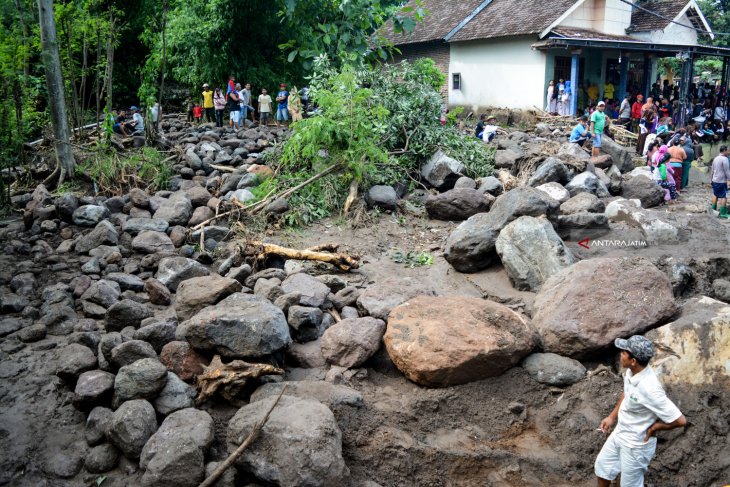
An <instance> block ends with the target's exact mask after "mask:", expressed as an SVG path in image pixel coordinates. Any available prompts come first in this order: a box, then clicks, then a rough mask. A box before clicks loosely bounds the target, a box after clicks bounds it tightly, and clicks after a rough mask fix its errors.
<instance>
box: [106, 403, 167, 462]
mask: <svg viewBox="0 0 730 487" xmlns="http://www.w3.org/2000/svg"><path fill="white" fill-rule="evenodd" d="M156 430H157V418H156V416H155V409H154V408H153V407H152V404H150V403H149V402H147V401H145V400H144V399H136V400H133V401H127V402H125V403H124V404H122V405H121V406H119V409H117V410H116V411H115V412H114V414H113V415H112V417H111V418H110V420H109V431H108V433H107V437H108V438H109V441H110V442H111V443H112V444H113V445H114V446H116V447H117V448H119V449H120V450H121V451H122V453H123V454H124V456H125V457H127V458H129V459H130V460H136V459H138V458H139V455H140V453H142V448H143V447H144V446H145V443H147V440H148V439H149V438H150V437H151V436H152V435H153V434H154V432H155V431H156Z"/></svg>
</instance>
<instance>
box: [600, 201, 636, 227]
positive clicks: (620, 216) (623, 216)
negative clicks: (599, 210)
mask: <svg viewBox="0 0 730 487" xmlns="http://www.w3.org/2000/svg"><path fill="white" fill-rule="evenodd" d="M640 209H641V201H639V200H625V199H623V198H620V199H616V200H613V201H611V202H610V203H609V204H608V205H607V206H606V211H605V214H606V216H607V217H608V220H609V221H611V222H621V221H623V222H631V221H633V217H632V215H633V213H634V212H636V211H637V210H640Z"/></svg>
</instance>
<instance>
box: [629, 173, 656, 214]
mask: <svg viewBox="0 0 730 487" xmlns="http://www.w3.org/2000/svg"><path fill="white" fill-rule="evenodd" d="M621 196H623V197H624V198H626V199H637V200H639V201H641V206H642V207H644V208H652V207H654V206H657V205H659V204H661V203H663V202H664V189H663V188H662V187H661V186H659V185H658V184H657V183H655V182H654V181H652V180H651V179H649V177H646V176H634V177H632V178H629V179H628V181H624V183H623V186H622V189H621Z"/></svg>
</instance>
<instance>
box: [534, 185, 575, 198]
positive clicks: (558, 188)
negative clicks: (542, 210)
mask: <svg viewBox="0 0 730 487" xmlns="http://www.w3.org/2000/svg"><path fill="white" fill-rule="evenodd" d="M535 189H537V190H540V191H542V192H543V193H545V194H547V195H548V196H550V197H551V198H552V199H554V200H555V201H557V202H558V203H564V202H566V201H568V200H569V199H570V192H569V191H568V190H567V189H565V187H564V186H563V185H562V184H560V183H555V182H553V183H545V184H541V185H539V186H535Z"/></svg>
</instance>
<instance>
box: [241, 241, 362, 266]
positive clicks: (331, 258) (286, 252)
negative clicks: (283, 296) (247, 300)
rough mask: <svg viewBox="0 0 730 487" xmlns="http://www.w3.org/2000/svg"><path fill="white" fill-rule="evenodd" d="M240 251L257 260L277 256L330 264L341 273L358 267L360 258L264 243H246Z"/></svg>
mask: <svg viewBox="0 0 730 487" xmlns="http://www.w3.org/2000/svg"><path fill="white" fill-rule="evenodd" d="M241 250H242V255H253V256H255V257H256V258H257V259H258V260H265V259H266V257H268V256H269V255H278V256H279V257H284V258H286V259H296V260H316V261H319V262H325V263H327V264H332V265H334V266H336V267H338V268H340V269H341V270H343V271H349V270H352V269H357V268H358V267H360V262H359V260H360V258H359V257H356V256H350V255H347V254H344V253H336V254H335V253H329V252H318V251H313V250H309V249H305V250H297V249H290V248H287V247H282V246H280V245H275V244H270V243H265V242H256V241H254V242H248V243H247V244H246V245H245V247H244V248H242V249H241Z"/></svg>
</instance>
